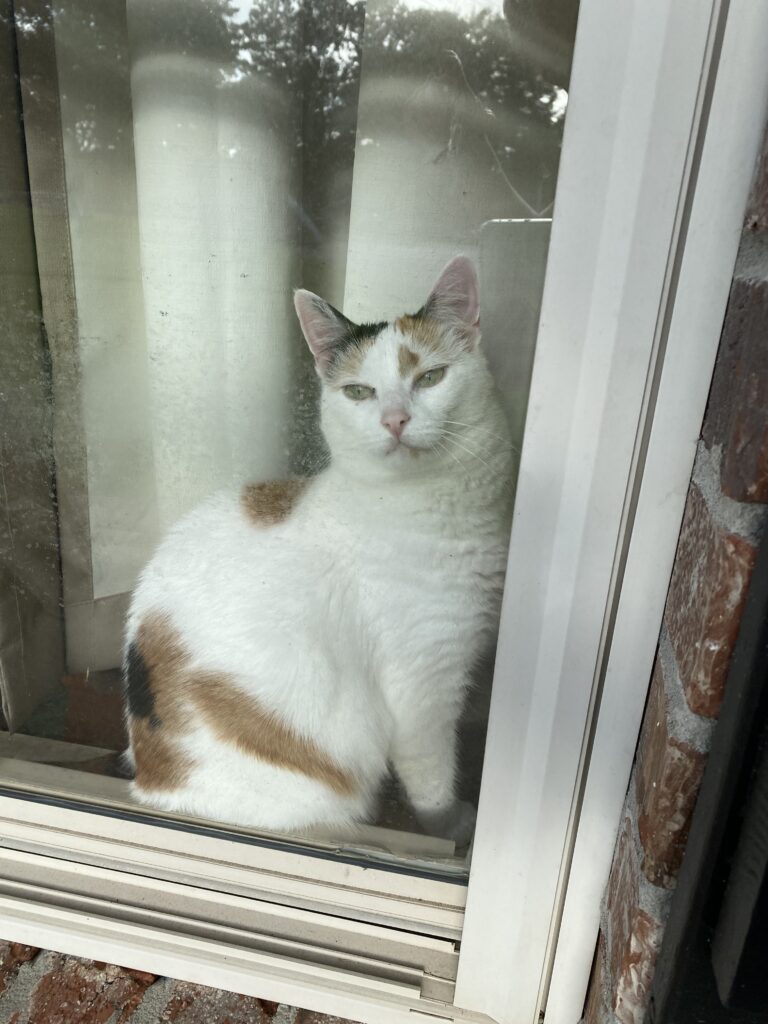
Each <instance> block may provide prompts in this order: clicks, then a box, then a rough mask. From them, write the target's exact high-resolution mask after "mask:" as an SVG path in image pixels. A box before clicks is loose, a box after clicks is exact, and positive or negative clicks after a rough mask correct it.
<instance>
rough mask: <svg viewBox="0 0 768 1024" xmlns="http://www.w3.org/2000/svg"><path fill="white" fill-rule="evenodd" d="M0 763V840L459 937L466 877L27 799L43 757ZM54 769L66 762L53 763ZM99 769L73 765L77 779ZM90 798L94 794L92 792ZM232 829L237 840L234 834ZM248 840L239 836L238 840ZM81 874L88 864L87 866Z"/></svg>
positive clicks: (85, 781) (86, 779)
mask: <svg viewBox="0 0 768 1024" xmlns="http://www.w3.org/2000/svg"><path fill="white" fill-rule="evenodd" d="M13 765H15V767H14V772H15V779H14V778H9V775H10V766H9V764H8V762H5V763H4V764H0V779H3V780H4V782H5V785H6V786H8V785H9V784H10V785H11V786H13V785H16V786H19V787H20V789H21V791H19V792H18V795H17V796H10V795H8V794H9V792H12V790H9V789H8V788H6V789H5V791H4V792H3V793H0V847H7V848H9V849H23V850H27V851H29V852H30V853H33V852H36V853H39V854H40V855H41V856H57V857H61V858H65V859H67V860H72V861H77V862H81V863H82V864H84V865H88V864H91V865H96V866H105V867H109V866H114V867H119V868H120V869H121V870H125V871H129V872H131V873H132V874H133V875H135V876H136V877H137V878H141V877H143V876H147V877H148V878H149V879H153V878H154V879H157V878H168V879H170V880H177V881H186V882H187V883H191V884H200V885H201V886H207V887H208V888H211V889H214V890H215V889H217V888H219V889H222V890H223V891H225V892H231V893H241V894H243V895H250V896H255V897H256V898H258V899H265V900H271V901H273V902H275V901H277V902H282V903H284V904H286V905H287V906H293V907H304V908H306V909H310V910H314V911H318V912H323V913H324V912H332V913H333V914H335V915H336V916H339V917H345V918H348V919H356V920H360V921H367V922H375V923H384V924H387V923H388V924H389V925H391V926H392V927H395V928H400V929H402V930H405V931H420V932H425V933H426V934H428V935H433V936H445V937H448V938H458V937H459V936H460V935H461V927H462V922H463V918H464V903H465V899H466V891H467V890H466V885H465V884H464V883H463V882H462V881H461V880H457V881H450V880H449V879H440V878H432V877H421V876H419V875H413V874H407V873H405V872H402V871H388V870H386V868H383V867H380V866H379V865H377V864H375V863H373V862H366V861H365V860H363V859H362V858H360V859H356V860H353V858H352V857H351V856H349V857H344V858H340V857H339V856H337V853H336V850H337V848H338V846H337V845H332V844H330V843H329V844H328V845H327V847H326V848H325V849H322V848H320V849H316V848H317V847H318V846H320V843H319V842H317V841H314V842H313V841H312V840H310V839H306V840H304V841H303V842H302V840H300V839H296V838H295V837H291V838H290V839H288V838H287V837H285V840H286V841H285V842H281V839H282V838H283V837H279V836H273V837H271V838H269V839H268V838H267V837H264V836H261V837H257V836H254V835H253V834H252V833H250V834H249V833H247V832H242V833H241V834H240V835H234V836H233V835H232V833H233V832H237V830H233V829H227V830H225V831H221V832H218V831H217V830H216V829H215V828H211V829H209V830H206V831H204V832H201V831H196V830H189V829H184V827H183V826H182V827H170V828H169V827H162V826H159V825H157V824H150V823H149V822H148V821H146V820H135V819H133V818H128V817H126V816H124V815H120V813H119V812H118V813H117V814H114V813H104V810H103V809H100V810H101V813H92V812H90V811H85V810H80V809H75V808H73V807H67V806H58V805H57V804H56V803H50V804H47V803H46V804H45V805H43V806H45V811H44V812H41V804H40V803H38V802H36V801H35V800H34V799H25V798H24V797H25V793H24V792H23V789H24V788H26V789H28V791H30V792H31V793H35V792H36V790H37V789H39V788H40V787H41V776H42V771H41V769H43V768H44V767H45V766H41V765H34V764H26V765H23V766H22V765H20V764H19V763H18V762H14V763H13ZM59 771H60V772H61V773H64V772H67V769H59ZM97 778H98V777H96V776H92V775H84V774H83V775H81V778H80V782H81V784H82V786H89V785H92V784H93V783H92V780H93V779H97ZM94 802H95V800H94ZM238 839H239V840H240V841H238ZM246 839H247V840H248V841H243V840H246ZM86 874H87V869H86Z"/></svg>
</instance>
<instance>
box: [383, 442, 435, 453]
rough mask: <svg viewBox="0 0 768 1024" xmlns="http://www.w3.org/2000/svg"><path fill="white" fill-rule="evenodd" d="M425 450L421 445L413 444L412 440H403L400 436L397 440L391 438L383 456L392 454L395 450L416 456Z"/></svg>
mask: <svg viewBox="0 0 768 1024" xmlns="http://www.w3.org/2000/svg"><path fill="white" fill-rule="evenodd" d="M426 450H427V449H426V448H425V447H424V446H423V445H420V444H415V443H414V442H413V441H404V440H403V439H402V438H400V440H399V441H396V440H395V439H394V438H393V439H392V441H391V443H390V445H389V447H388V448H387V450H386V451H385V452H384V456H385V457H386V456H387V455H394V454H395V452H399V451H402V452H403V453H404V454H407V455H411V456H416V455H420V454H421V453H422V452H425V451H426Z"/></svg>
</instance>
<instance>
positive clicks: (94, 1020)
mask: <svg viewBox="0 0 768 1024" xmlns="http://www.w3.org/2000/svg"><path fill="white" fill-rule="evenodd" d="M141 973H142V972H131V971H127V970H124V969H123V968H122V967H115V966H114V965H112V964H106V965H104V966H99V965H97V964H95V963H94V962H93V961H91V960H78V959H75V958H74V957H64V956H61V955H59V954H56V955H55V956H54V957H53V966H52V968H51V970H49V971H48V972H47V973H46V974H44V975H43V977H42V978H41V979H40V981H39V982H38V983H37V986H36V988H35V990H34V992H33V993H32V997H31V1001H30V1013H29V1024H106V1022H107V1021H108V1020H110V1019H112V1018H113V1015H115V1016H114V1019H115V1021H116V1024H123V1022H124V1021H127V1020H129V1018H130V1017H131V1015H132V1014H133V1012H134V1011H135V1010H136V1008H137V1007H138V1006H139V1004H140V1003H141V1001H142V999H143V998H144V993H145V992H146V990H147V987H148V984H149V982H148V981H147V979H148V978H154V976H153V975H145V976H144V977H143V978H137V977H135V976H134V975H135V974H139V975H141Z"/></svg>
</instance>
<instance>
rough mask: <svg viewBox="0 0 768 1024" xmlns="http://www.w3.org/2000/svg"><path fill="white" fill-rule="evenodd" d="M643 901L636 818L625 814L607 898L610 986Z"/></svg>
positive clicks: (624, 955)
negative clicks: (635, 835) (635, 839)
mask: <svg viewBox="0 0 768 1024" xmlns="http://www.w3.org/2000/svg"><path fill="white" fill-rule="evenodd" d="M639 900H640V864H639V862H638V859H637V854H636V852H635V844H634V841H633V836H632V821H631V819H630V817H629V815H628V814H626V813H625V816H624V819H623V821H622V824H621V831H620V833H619V840H618V843H617V844H616V850H615V853H614V855H613V864H612V865H611V873H610V876H609V878H608V890H607V898H606V918H607V920H606V936H607V950H606V952H607V967H608V977H609V983H610V989H611V991H612V992H615V991H616V982H617V980H618V978H619V977H620V975H621V972H622V965H623V963H624V960H625V959H626V956H627V954H628V951H629V947H630V942H631V938H632V921H633V919H634V915H635V913H636V911H637V908H638V903H639Z"/></svg>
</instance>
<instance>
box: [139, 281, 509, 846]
mask: <svg viewBox="0 0 768 1024" xmlns="http://www.w3.org/2000/svg"><path fill="white" fill-rule="evenodd" d="M305 294H306V293H305ZM297 305H298V302H297ZM467 337H468V335H466V334H465V335H464V336H463V340H462V336H460V334H459V332H455V337H454V338H453V340H452V341H451V343H450V345H449V348H450V362H449V364H448V370H447V372H446V375H445V378H444V380H442V381H441V382H440V383H439V384H437V385H436V386H434V387H432V388H425V389H413V388H412V387H411V385H410V383H408V382H406V381H404V380H403V379H402V378H401V377H400V375H399V373H398V349H399V347H400V346H401V345H402V344H403V343H404V341H407V339H404V338H403V335H402V334H401V333H400V332H399V331H398V330H397V329H396V328H395V327H393V326H388V327H387V328H385V330H384V331H383V332H382V334H381V335H380V336H379V337H378V338H377V340H376V342H375V344H373V345H372V346H371V347H370V349H369V350H368V352H367V355H366V357H365V360H364V362H363V365H362V368H361V371H360V373H359V374H358V375H357V380H356V381H351V383H364V384H366V385H369V386H372V387H374V388H375V389H376V396H375V397H374V398H372V399H369V400H367V401H363V402H355V401H352V400H350V399H349V398H347V397H346V396H345V394H344V393H343V391H342V390H339V389H338V388H337V387H330V386H327V385H326V386H325V387H324V388H323V396H322V425H323V430H324V433H325V436H326V438H327V440H328V443H329V447H330V450H331V455H332V458H331V462H330V464H329V466H328V468H327V469H325V470H324V471H323V472H322V473H321V474H320V475H318V476H317V477H315V478H313V480H312V481H311V483H310V484H309V486H308V488H307V490H306V491H305V492H304V494H303V495H302V496H301V498H300V499H299V502H298V504H297V506H296V507H295V509H294V510H293V512H292V513H291V515H290V516H289V517H288V518H287V519H286V520H285V521H284V522H282V523H280V524H279V525H275V526H271V527H266V528H265V527H258V526H255V525H254V523H253V522H252V521H250V520H249V519H248V517H247V516H246V514H245V512H244V509H243V506H242V504H241V501H240V494H239V492H238V493H228V494H218V495H215V496H214V497H212V498H210V499H209V500H207V501H206V502H204V503H203V504H202V505H201V506H200V507H199V508H197V509H195V510H194V511H193V512H191V513H190V514H189V515H187V516H186V517H184V518H183V519H182V520H181V522H179V523H178V524H177V525H176V526H175V527H174V528H173V530H171V532H170V533H169V535H168V536H167V537H166V539H165V540H164V542H163V543H162V544H161V546H160V548H159V549H158V551H157V553H156V554H155V556H154V558H153V559H152V561H151V562H150V564H149V565H148V567H147V568H146V570H145V571H144V573H143V575H142V577H141V580H140V582H139V584H138V586H137V589H136V592H135V595H134V598H133V603H132V606H131V610H130V615H129V620H128V628H127V640H128V642H130V641H131V639H132V638H133V637H134V635H135V633H136V630H137V627H138V624H139V622H140V621H141V619H142V618H143V617H144V616H145V615H147V614H149V613H153V612H158V611H160V612H166V613H167V614H168V615H169V616H170V618H171V621H172V622H173V625H174V627H175V629H176V630H177V631H178V632H179V634H180V636H181V638H182V639H183V642H184V644H185V646H186V648H187V649H188V650H189V651H190V652H191V655H192V657H193V659H194V662H195V664H196V665H198V666H200V667H202V668H208V669H212V670H215V671H218V672H224V673H227V674H228V675H229V677H230V678H232V679H233V680H234V681H235V682H236V684H237V685H239V686H240V687H241V688H242V689H243V690H244V691H246V692H247V693H249V694H252V695H253V696H254V697H256V698H258V700H259V702H260V703H261V704H262V705H263V706H264V707H266V708H268V709H270V710H271V711H273V712H274V713H275V714H277V715H278V716H279V717H280V718H281V719H283V720H284V721H285V722H286V723H287V724H289V725H290V726H291V727H292V728H293V729H294V730H296V731H297V732H299V733H300V734H302V735H304V736H306V737H309V738H311V739H312V740H313V741H314V742H315V744H316V745H317V746H318V747H319V748H320V749H322V750H324V751H325V752H327V754H328V755H329V756H330V757H331V758H332V759H334V760H335V761H336V762H337V763H338V765H339V766H340V767H341V768H342V769H345V770H347V771H348V772H350V773H351V774H352V775H353V777H354V778H355V779H356V780H357V781H358V791H357V793H356V795H354V796H352V797H350V796H343V795H340V794H338V793H336V792H334V791H333V790H331V789H330V788H328V787H327V786H325V785H324V784H323V783H321V782H319V781H316V780H314V779H311V778H309V777H307V776H305V775H303V774H301V773H298V772H294V771H290V770H287V769H282V768H277V767H275V766H273V765H270V764H267V763H263V762H260V761H258V760H255V759H254V758H251V757H248V756H246V755H245V754H243V753H240V752H239V751H237V750H236V749H234V748H233V747H231V746H228V745H226V744H223V743H222V742H220V741H219V740H218V739H216V738H215V737H214V735H213V734H212V733H211V732H210V731H209V730H208V729H207V728H206V726H205V725H204V724H202V723H201V724H200V725H199V726H197V728H196V729H195V731H194V732H193V733H190V734H188V735H186V736H185V737H184V738H183V740H182V743H183V747H184V749H185V751H186V752H187V753H188V754H189V756H190V757H191V758H192V760H193V762H194V764H195V768H194V769H193V771H192V774H191V777H190V778H189V780H188V782H187V783H186V784H185V785H184V786H183V787H181V788H179V789H174V790H169V791H168V792H167V793H165V794H159V793H156V792H151V793H150V792H144V791H142V790H141V789H139V788H137V787H135V786H134V792H135V794H136V796H137V797H139V798H140V799H142V800H145V801H146V802H148V803H151V804H154V805H155V806H158V807H161V808H163V809H165V810H168V811H175V812H183V813H190V814H195V815H200V816H203V817H207V818H213V819H218V820H220V821H225V822H231V823H235V824H239V825H247V826H253V827H259V828H265V829H275V830H280V831H289V830H299V829H306V828H309V827H311V826H312V825H318V824H322V825H347V824H350V823H351V822H353V821H360V820H365V819H366V818H370V817H371V816H373V815H374V814H375V802H376V793H377V790H378V788H379V785H380V783H381V782H382V780H383V778H384V777H385V775H386V773H387V771H388V763H391V764H392V766H393V767H394V769H395V771H396V772H397V773H398V775H399V776H400V778H401V780H402V782H403V783H404V785H405V788H406V790H407V792H408V795H409V798H410V800H411V801H412V803H413V805H414V808H415V810H416V811H417V813H418V814H419V815H420V817H421V819H422V821H423V822H424V824H425V826H426V827H427V828H429V829H430V830H434V831H439V832H443V833H445V834H449V835H453V836H454V837H455V838H457V839H458V840H459V841H464V840H466V839H467V838H468V837H469V833H470V831H471V827H472V814H471V811H469V810H468V809H467V808H466V807H462V806H459V805H458V804H457V802H456V800H455V794H454V771H455V734H456V725H457V721H458V717H459V714H460V711H461V707H462V703H463V700H464V696H465V693H466V689H467V685H468V682H469V679H470V673H471V670H472V668H473V666H474V664H475V663H476V662H477V660H478V658H479V657H480V656H481V655H482V654H483V653H485V652H486V651H487V650H488V647H489V645H491V644H492V643H493V641H494V639H495V632H496V627H497V620H498V612H499V605H500V598H501V591H502V583H503V574H504V568H505V562H506V549H507V541H508V533H509V526H510V515H511V500H512V494H511V477H512V453H511V449H510V444H509V439H508V431H507V425H506V421H505V417H504V415H503V413H502V411H501V408H500V405H499V402H498V400H497V397H496V394H495V389H494V386H493V382H492V380H491V376H490V373H489V371H488V369H487V366H486V363H485V359H484V357H483V355H482V353H481V351H480V349H479V348H478V347H477V344H476V338H475V337H474V336H472V339H471V343H469V342H468V341H467ZM435 362H437V363H440V364H443V365H444V364H445V363H446V360H445V359H444V358H440V359H436V360H435ZM424 368H426V363H424V364H423V365H422V367H420V370H421V369H424ZM339 383H342V382H339ZM393 405H395V406H397V407H398V408H403V409H405V410H406V411H407V412H408V413H409V415H410V416H411V420H410V422H409V423H408V424H407V426H406V428H405V431H404V433H403V438H402V439H403V441H404V442H405V443H407V444H410V445H414V446H417V447H418V448H420V450H419V451H418V452H417V454H414V453H413V452H412V451H409V450H408V449H407V448H405V447H404V446H403V445H396V443H395V441H394V439H393V437H392V436H391V435H390V434H389V433H388V432H387V430H386V429H385V428H384V427H383V426H382V424H381V422H380V418H381V416H382V415H383V414H384V413H385V412H386V410H387V409H388V408H390V407H391V406H393Z"/></svg>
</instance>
